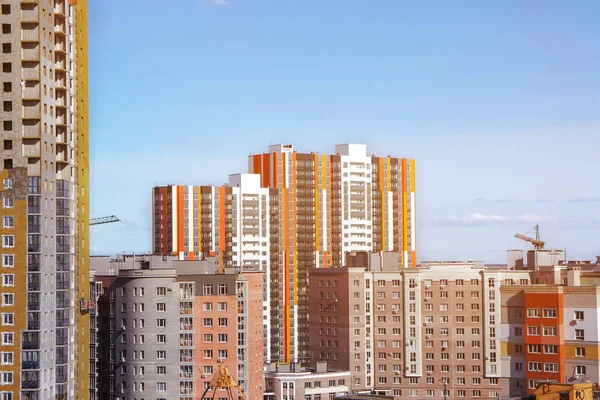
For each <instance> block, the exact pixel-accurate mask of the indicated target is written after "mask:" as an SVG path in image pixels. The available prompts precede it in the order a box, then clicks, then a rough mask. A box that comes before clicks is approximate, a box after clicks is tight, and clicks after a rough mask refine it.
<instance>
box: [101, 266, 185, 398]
mask: <svg viewBox="0 0 600 400" xmlns="http://www.w3.org/2000/svg"><path fill="white" fill-rule="evenodd" d="M175 278H176V273H175V270H173V269H162V270H129V271H121V272H120V274H119V279H118V281H117V285H116V287H115V316H116V318H115V326H114V330H112V331H111V335H113V336H114V341H113V343H114V360H115V364H114V366H115V370H114V371H115V384H116V386H115V389H116V395H117V396H118V397H120V398H127V399H129V398H137V397H139V396H143V398H147V399H175V398H178V397H179V330H178V327H179V299H178V297H177V296H173V295H171V293H177V292H179V284H178V283H177V282H176V280H175Z"/></svg>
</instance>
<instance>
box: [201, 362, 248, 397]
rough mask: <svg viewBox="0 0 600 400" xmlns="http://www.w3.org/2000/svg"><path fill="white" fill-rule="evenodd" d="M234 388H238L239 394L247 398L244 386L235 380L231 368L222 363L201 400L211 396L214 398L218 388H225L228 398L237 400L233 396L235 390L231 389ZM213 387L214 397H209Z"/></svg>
mask: <svg viewBox="0 0 600 400" xmlns="http://www.w3.org/2000/svg"><path fill="white" fill-rule="evenodd" d="M232 388H237V390H238V393H239V395H240V396H241V397H242V399H243V400H246V395H245V394H244V392H243V391H242V388H241V387H240V386H239V385H238V383H237V382H236V381H235V379H234V377H233V375H231V372H229V369H228V368H227V367H226V366H225V364H224V363H221V365H219V369H218V370H217V372H216V373H215V376H213V378H212V380H211V381H210V383H209V384H208V386H206V390H204V393H202V397H200V400H204V399H209V398H211V399H214V398H215V396H216V395H217V390H219V389H225V390H226V391H227V399H228V400H235V399H234V397H233V392H232V390H231V389H232ZM211 389H212V391H213V395H212V397H207V396H206V394H207V393H208V391H209V390H211Z"/></svg>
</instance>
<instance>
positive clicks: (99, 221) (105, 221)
mask: <svg viewBox="0 0 600 400" xmlns="http://www.w3.org/2000/svg"><path fill="white" fill-rule="evenodd" d="M120 221H121V220H120V219H119V218H118V217H117V216H116V215H109V216H108V217H100V218H92V219H90V226H92V225H101V224H112V223H113V222H120Z"/></svg>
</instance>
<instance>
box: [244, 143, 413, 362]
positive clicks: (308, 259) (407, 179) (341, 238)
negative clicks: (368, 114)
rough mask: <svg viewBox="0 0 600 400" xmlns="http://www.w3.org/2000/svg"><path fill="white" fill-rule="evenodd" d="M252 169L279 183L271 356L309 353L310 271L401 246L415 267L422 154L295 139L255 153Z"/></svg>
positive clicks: (270, 183)
mask: <svg viewBox="0 0 600 400" xmlns="http://www.w3.org/2000/svg"><path fill="white" fill-rule="evenodd" d="M248 172H250V173H254V174H259V175H260V176H261V186H262V187H264V188H271V189H278V191H277V192H276V195H277V196H278V199H276V200H277V203H278V204H279V206H278V207H279V210H278V212H280V213H281V215H280V217H279V219H278V221H277V226H276V227H271V231H272V232H279V234H278V238H277V240H278V242H279V245H278V246H275V247H273V248H272V250H271V269H270V272H271V275H270V277H271V279H270V281H271V286H272V287H271V289H270V292H271V311H272V312H271V327H272V329H271V358H272V360H271V361H303V360H306V359H308V347H309V341H308V335H309V325H308V290H307V289H308V271H309V270H310V269H311V268H329V267H341V266H344V263H345V256H346V254H348V253H351V252H354V251H374V252H379V251H396V252H398V253H400V259H399V264H400V266H401V267H403V268H414V267H415V266H416V245H415V243H416V242H415V240H416V235H415V224H416V217H415V161H414V160H410V159H405V158H394V157H389V156H387V157H380V156H373V155H368V154H367V148H366V146H365V145H362V144H343V145H338V146H336V148H335V154H319V153H298V152H296V150H295V149H294V147H293V146H292V145H274V146H269V151H268V152H267V153H264V154H256V155H251V156H250V157H249V162H248Z"/></svg>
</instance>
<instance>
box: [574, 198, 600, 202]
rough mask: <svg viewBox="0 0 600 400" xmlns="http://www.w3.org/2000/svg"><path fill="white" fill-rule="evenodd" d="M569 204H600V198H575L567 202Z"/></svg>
mask: <svg viewBox="0 0 600 400" xmlns="http://www.w3.org/2000/svg"><path fill="white" fill-rule="evenodd" d="M567 203H600V197H575V198H573V199H569V200H567Z"/></svg>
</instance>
